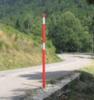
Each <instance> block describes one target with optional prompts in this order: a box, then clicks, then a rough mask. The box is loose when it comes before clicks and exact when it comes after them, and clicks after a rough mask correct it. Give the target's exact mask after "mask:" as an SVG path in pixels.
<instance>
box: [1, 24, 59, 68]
mask: <svg viewBox="0 0 94 100" xmlns="http://www.w3.org/2000/svg"><path fill="white" fill-rule="evenodd" d="M55 61H58V58H57V57H56V55H55V48H54V47H53V45H52V43H51V41H50V40H48V42H47V63H51V62H55ZM37 64H41V38H40V37H39V36H33V35H27V34H25V33H21V32H19V31H18V30H16V29H14V28H13V27H10V26H8V25H3V24H0V70H5V69H11V68H19V67H29V66H33V65H37Z"/></svg>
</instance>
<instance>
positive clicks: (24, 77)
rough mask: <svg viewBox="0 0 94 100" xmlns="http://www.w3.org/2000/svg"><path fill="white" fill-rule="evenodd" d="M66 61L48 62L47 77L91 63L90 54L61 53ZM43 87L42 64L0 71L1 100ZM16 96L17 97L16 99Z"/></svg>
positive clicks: (10, 99) (57, 75) (67, 72)
mask: <svg viewBox="0 0 94 100" xmlns="http://www.w3.org/2000/svg"><path fill="white" fill-rule="evenodd" d="M59 56H60V57H61V58H63V59H64V61H62V62H60V63H54V64H47V79H56V78H59V77H61V76H64V75H67V74H69V73H71V72H72V71H74V70H78V69H80V68H83V67H84V66H86V65H87V64H89V63H91V61H92V60H90V59H89V55H82V54H61V55H59ZM38 87H41V66H36V67H33V68H24V69H17V70H9V71H1V72H0V100H17V97H18V98H19V97H20V96H21V95H24V92H25V91H26V90H28V89H33V88H38ZM15 98H16V99H15Z"/></svg>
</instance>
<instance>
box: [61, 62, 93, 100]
mask: <svg viewBox="0 0 94 100" xmlns="http://www.w3.org/2000/svg"><path fill="white" fill-rule="evenodd" d="M66 91H70V92H68V93H66V94H65V95H63V96H62V97H61V98H62V99H61V100H94V62H93V63H92V64H91V65H89V66H87V68H85V69H82V70H81V76H80V78H79V79H78V80H75V81H73V82H71V84H69V85H68V86H67V87H66V88H65V90H64V92H66Z"/></svg>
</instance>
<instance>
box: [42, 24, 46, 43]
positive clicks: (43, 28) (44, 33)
mask: <svg viewBox="0 0 94 100" xmlns="http://www.w3.org/2000/svg"><path fill="white" fill-rule="evenodd" d="M42 41H43V42H46V24H43V25H42Z"/></svg>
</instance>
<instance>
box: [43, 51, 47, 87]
mask: <svg viewBox="0 0 94 100" xmlns="http://www.w3.org/2000/svg"><path fill="white" fill-rule="evenodd" d="M42 53H43V54H42V62H43V66H42V86H43V88H46V68H45V64H46V50H44V49H43V50H42Z"/></svg>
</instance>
